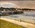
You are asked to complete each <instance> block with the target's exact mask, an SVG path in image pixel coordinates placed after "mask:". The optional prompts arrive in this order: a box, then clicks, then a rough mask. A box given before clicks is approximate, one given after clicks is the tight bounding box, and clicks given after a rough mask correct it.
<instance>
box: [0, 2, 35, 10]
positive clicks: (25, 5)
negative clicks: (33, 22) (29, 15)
mask: <svg viewBox="0 0 35 28" xmlns="http://www.w3.org/2000/svg"><path fill="white" fill-rule="evenodd" d="M7 2H9V3H11V5H8V7H10V6H11V7H12V6H14V7H16V5H17V7H20V8H33V9H35V1H1V2H0V3H1V4H2V5H3V3H4V4H5V3H7ZM12 3H13V4H14V5H13V4H12ZM1 4H0V6H1ZM4 6H5V5H4ZM6 6H7V5H6Z"/></svg>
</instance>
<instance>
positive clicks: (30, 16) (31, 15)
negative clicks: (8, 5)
mask: <svg viewBox="0 0 35 28" xmlns="http://www.w3.org/2000/svg"><path fill="white" fill-rule="evenodd" d="M2 17H3V18H7V19H18V20H19V19H22V20H25V21H30V22H34V23H35V12H34V11H32V12H24V13H23V14H12V15H9V16H1V18H2Z"/></svg>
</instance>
